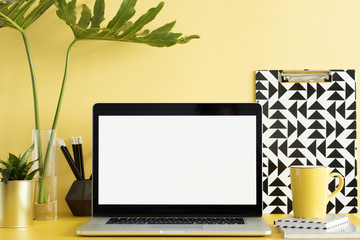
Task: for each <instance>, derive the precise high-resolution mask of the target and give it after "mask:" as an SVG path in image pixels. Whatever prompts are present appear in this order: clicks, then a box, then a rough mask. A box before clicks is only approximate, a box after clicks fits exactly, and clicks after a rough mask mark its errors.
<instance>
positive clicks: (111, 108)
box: [93, 103, 262, 216]
mask: <svg viewBox="0 0 360 240" xmlns="http://www.w3.org/2000/svg"><path fill="white" fill-rule="evenodd" d="M93 124H94V129H93V213H94V216H112V215H123V214H124V215H177V214H187V215H198V214H200V215H208V214H209V215H214V214H219V215H224V214H225V215H247V216H252V215H254V216H261V210H262V197H261V192H262V187H261V186H262V180H261V177H262V176H261V166H262V163H261V157H262V151H261V145H262V143H261V134H262V130H261V107H260V106H259V105H258V104H255V103H253V104H251V103H249V104H240V103H239V104H175V103H174V104H96V105H95V106H94V110H93Z"/></svg>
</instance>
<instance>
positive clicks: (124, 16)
mask: <svg viewBox="0 0 360 240" xmlns="http://www.w3.org/2000/svg"><path fill="white" fill-rule="evenodd" d="M135 5H136V0H124V1H123V2H122V4H121V6H120V8H119V10H118V12H117V13H116V15H115V17H114V18H113V19H112V20H111V21H110V22H109V24H108V25H107V27H106V28H108V29H113V30H115V29H119V28H120V27H122V26H123V25H124V24H126V22H127V21H128V20H130V19H131V18H132V17H133V16H134V15H135V12H136V11H135Z"/></svg>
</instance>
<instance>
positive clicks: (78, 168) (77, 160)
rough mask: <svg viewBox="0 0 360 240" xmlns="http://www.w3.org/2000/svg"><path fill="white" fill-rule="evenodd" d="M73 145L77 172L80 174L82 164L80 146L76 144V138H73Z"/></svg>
mask: <svg viewBox="0 0 360 240" xmlns="http://www.w3.org/2000/svg"><path fill="white" fill-rule="evenodd" d="M71 145H72V149H73V154H74V160H75V166H76V168H77V170H78V171H79V172H80V162H79V158H78V157H79V155H78V154H79V151H78V146H77V144H76V139H75V138H74V137H71Z"/></svg>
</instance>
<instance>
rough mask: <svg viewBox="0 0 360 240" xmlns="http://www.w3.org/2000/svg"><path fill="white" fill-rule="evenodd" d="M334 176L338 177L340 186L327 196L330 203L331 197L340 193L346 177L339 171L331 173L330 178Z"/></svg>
mask: <svg viewBox="0 0 360 240" xmlns="http://www.w3.org/2000/svg"><path fill="white" fill-rule="evenodd" d="M333 177H337V178H338V179H339V185H338V187H337V188H336V189H335V191H333V192H332V193H331V194H330V195H329V196H328V197H327V203H329V201H330V199H332V198H333V197H335V195H336V194H338V193H339V192H340V191H341V189H342V188H343V186H344V178H343V177H342V176H341V175H340V174H339V173H337V172H334V173H330V175H329V179H330V180H331V179H332V178H333Z"/></svg>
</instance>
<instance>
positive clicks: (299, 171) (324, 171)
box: [290, 166, 344, 218]
mask: <svg viewBox="0 0 360 240" xmlns="http://www.w3.org/2000/svg"><path fill="white" fill-rule="evenodd" d="M333 177H337V178H338V179H339V185H338V187H337V188H336V189H335V191H334V192H332V193H331V194H330V195H328V189H329V182H330V180H331V179H332V178H333ZM290 179H291V192H292V205H293V211H294V217H296V218H324V217H325V216H326V207H327V204H328V203H329V201H330V199H331V198H333V197H334V196H335V195H336V194H338V193H339V192H340V191H341V189H342V188H343V186H344V179H343V177H342V176H341V175H340V174H339V173H331V174H329V168H328V167H321V166H293V167H290Z"/></svg>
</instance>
